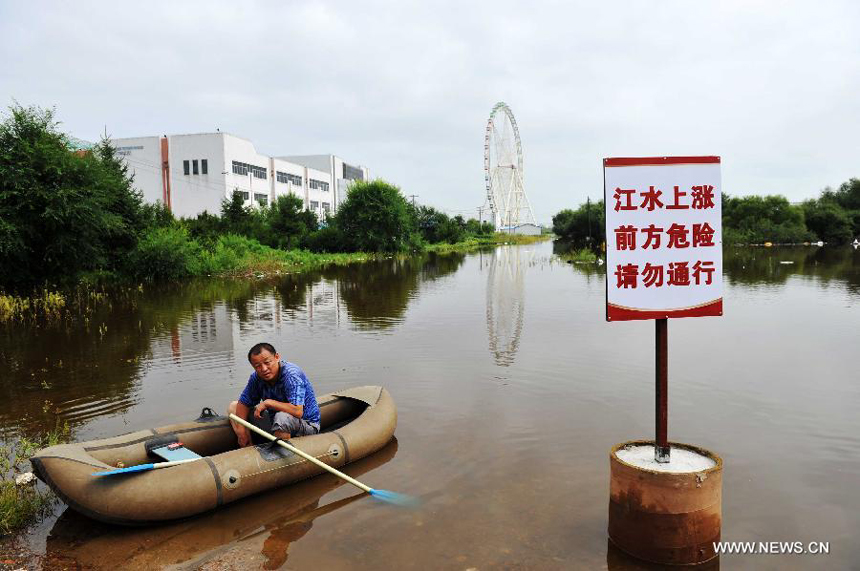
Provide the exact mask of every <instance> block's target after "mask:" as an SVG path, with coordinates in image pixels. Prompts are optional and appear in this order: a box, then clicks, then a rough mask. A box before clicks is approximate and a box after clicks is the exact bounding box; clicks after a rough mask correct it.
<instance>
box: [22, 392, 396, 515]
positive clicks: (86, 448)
mask: <svg viewBox="0 0 860 571" xmlns="http://www.w3.org/2000/svg"><path fill="white" fill-rule="evenodd" d="M317 402H318V403H319V407H320V415H321V419H320V426H321V431H320V433H319V434H314V435H312V436H302V437H297V438H292V439H291V440H290V444H292V445H293V446H295V447H296V448H298V449H300V450H301V451H303V452H306V453H308V454H311V455H313V456H314V457H316V458H318V459H320V460H322V461H323V462H325V463H326V464H329V465H330V466H334V467H336V468H337V467H340V466H343V465H344V464H347V463H349V462H352V461H353V460H358V459H359V458H362V457H364V456H367V455H368V454H372V453H373V452H376V451H377V450H379V449H380V448H382V447H383V446H385V445H386V444H387V443H388V441H389V440H391V437H392V436H393V435H394V428H395V426H396V425H397V409H396V407H395V406H394V400H393V399H392V398H391V395H390V394H389V393H388V391H386V390H385V389H384V388H382V387H358V388H353V389H348V390H345V391H341V392H337V393H333V394H330V395H324V396H321V397H319V398H318V399H317ZM175 441H179V442H181V444H182V445H183V446H184V448H185V449H186V450H187V451H191V453H192V454H195V455H199V456H200V458H199V459H197V460H193V461H190V462H185V463H181V464H177V465H173V466H170V467H165V468H164V469H160V470H156V469H153V470H148V471H142V472H131V473H123V474H115V475H111V476H94V475H93V473H94V472H100V471H106V470H111V469H115V468H125V467H131V466H137V465H141V464H147V463H152V462H153V461H154V460H155V459H154V458H153V456H152V451H153V449H154V448H155V447H161V446H162V445H164V444H165V443H167V442H175ZM30 461H31V463H32V464H33V469H34V471H35V472H36V475H37V476H38V477H39V479H41V480H42V481H43V482H45V483H47V484H48V485H49V486H50V487H51V488H52V489H53V490H54V491H55V492H56V493H57V495H58V496H60V498H62V499H63V501H65V502H66V503H67V504H68V505H69V506H70V507H71V508H73V509H75V510H77V511H79V512H81V513H83V514H84V515H87V516H89V517H92V518H94V519H98V520H101V521H105V522H108V523H116V524H125V525H140V524H148V523H156V522H160V521H167V520H172V519H178V518H183V517H188V516H191V515H194V514H198V513H201V512H205V511H208V510H213V509H215V508H218V507H219V506H221V505H224V504H228V503H230V502H234V501H236V500H239V499H241V498H244V497H246V496H249V495H251V494H256V493H258V492H262V491H265V490H270V489H273V488H277V487H279V486H283V485H286V484H290V483H293V482H297V481H299V480H303V479H305V478H310V477H312V476H315V475H317V474H320V473H322V472H323V469H322V468H320V467H318V466H315V465H314V464H313V463H311V462H309V461H307V460H305V459H303V458H301V457H300V456H298V455H296V454H293V453H292V452H289V451H287V450H285V449H283V448H281V447H280V446H276V445H273V444H271V443H266V444H261V445H258V446H248V447H246V448H237V443H236V436H235V434H234V433H233V429H232V428H231V427H230V423H229V421H228V419H227V418H226V417H224V416H218V415H215V414H214V413H212V412H211V410H209V409H204V412H203V413H202V414H201V415H200V417H199V418H198V419H196V420H194V421H192V422H185V423H180V424H172V425H168V426H161V427H158V428H152V429H149V430H141V431H137V432H132V433H129V434H125V435H122V436H116V437H114V438H107V439H103V440H93V441H89V442H78V443H75V444H61V445H58V446H51V447H50V448H45V449H44V450H41V451H39V452H38V453H37V454H36V455H34V456H33V457H32V458H31V460H30Z"/></svg>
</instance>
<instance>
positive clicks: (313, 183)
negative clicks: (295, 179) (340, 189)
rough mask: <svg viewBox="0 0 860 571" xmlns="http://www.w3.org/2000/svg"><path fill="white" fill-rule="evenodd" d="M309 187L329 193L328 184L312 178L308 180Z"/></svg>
mask: <svg viewBox="0 0 860 571" xmlns="http://www.w3.org/2000/svg"><path fill="white" fill-rule="evenodd" d="M308 186H310V187H311V188H313V189H316V190H321V191H323V192H328V183H327V182H323V181H321V180H314V179H312V178H310V179H308Z"/></svg>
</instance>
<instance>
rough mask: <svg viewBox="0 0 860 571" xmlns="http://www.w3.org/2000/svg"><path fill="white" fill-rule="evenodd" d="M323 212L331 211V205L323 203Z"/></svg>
mask: <svg viewBox="0 0 860 571" xmlns="http://www.w3.org/2000/svg"><path fill="white" fill-rule="evenodd" d="M322 206H323V210H324V211H326V212H328V211H329V210H330V209H331V205H330V204H329V203H328V202H323V205H322Z"/></svg>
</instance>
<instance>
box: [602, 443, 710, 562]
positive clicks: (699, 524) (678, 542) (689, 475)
mask: <svg viewBox="0 0 860 571" xmlns="http://www.w3.org/2000/svg"><path fill="white" fill-rule="evenodd" d="M653 445H654V442H653V441H647V440H634V441H630V442H623V443H621V444H618V445H616V446H614V447H613V448H612V450H611V451H610V454H609V465H610V487H609V539H610V541H612V543H613V544H614V545H615V546H616V547H618V548H619V549H621V550H622V551H625V552H626V553H629V554H630V555H633V556H634V557H637V558H639V559H643V560H645V561H651V562H655V563H661V564H669V565H697V564H701V563H705V562H707V561H710V560H711V559H713V558H714V557H716V556H717V554H716V552H715V550H714V542H716V541H719V540H720V528H721V524H722V510H721V501H722V471H723V461H722V459H720V457H719V456H717V455H716V454H714V453H712V452H709V451H708V450H704V449H702V448H698V447H696V446H691V445H689V444H681V443H677V442H671V443H670V446H671V450H672V453H673V454H675V452H676V451H680V452H679V454H675V456H681V455H686V456H690V457H694V456H699V457H703V460H704V462H703V463H702V464H703V465H702V466H698V467H696V466H695V464H694V465H693V467H692V468H691V469H690V470H689V471H674V472H667V471H659V470H657V469H652V468H650V467H647V462H642V463H640V462H637V461H634V460H630V455H629V451H630V450H641V447H644V446H651V447H652V448H653ZM619 452H621V453H622V454H621V455H622V456H624V457H625V458H627V460H626V461H625V460H624V459H622V458H619ZM673 462H674V460H673ZM704 466H709V467H704ZM660 469H661V470H662V469H665V468H663V467H661V468H660ZM673 469H675V470H685V467H684V466H683V464H682V465H681V466H680V467H676V468H673Z"/></svg>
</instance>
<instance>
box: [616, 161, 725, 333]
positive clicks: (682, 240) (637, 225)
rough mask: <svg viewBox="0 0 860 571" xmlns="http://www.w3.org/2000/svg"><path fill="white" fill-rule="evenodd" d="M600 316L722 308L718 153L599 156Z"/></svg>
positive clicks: (691, 313)
mask: <svg viewBox="0 0 860 571" xmlns="http://www.w3.org/2000/svg"><path fill="white" fill-rule="evenodd" d="M603 175H604V193H605V194H604V204H605V206H606V320H607V321H626V320H634V319H663V318H670V317H701V316H707V315H722V314H723V226H722V202H721V191H722V186H721V184H720V158H719V157H652V158H613V159H604V160H603Z"/></svg>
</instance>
